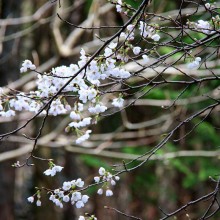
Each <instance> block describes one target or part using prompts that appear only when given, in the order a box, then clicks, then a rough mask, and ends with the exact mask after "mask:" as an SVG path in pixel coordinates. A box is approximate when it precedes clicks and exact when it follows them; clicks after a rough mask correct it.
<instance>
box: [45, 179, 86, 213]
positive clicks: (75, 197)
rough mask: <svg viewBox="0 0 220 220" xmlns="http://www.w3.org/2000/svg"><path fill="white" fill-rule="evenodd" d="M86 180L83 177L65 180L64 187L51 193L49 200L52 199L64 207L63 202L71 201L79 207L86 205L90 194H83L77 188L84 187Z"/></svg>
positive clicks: (57, 204)
mask: <svg viewBox="0 0 220 220" xmlns="http://www.w3.org/2000/svg"><path fill="white" fill-rule="evenodd" d="M83 186H84V181H82V179H81V178H79V179H77V180H72V181H68V182H64V183H63V186H62V189H55V190H54V191H53V193H51V195H50V198H49V200H51V201H52V202H53V203H54V204H55V205H56V206H58V207H60V208H63V202H66V203H67V202H71V204H72V205H75V207H76V208H77V209H80V208H82V207H84V206H85V204H86V203H87V202H88V200H89V196H87V195H82V193H81V192H79V191H78V190H77V189H76V188H77V187H78V188H82V187H83Z"/></svg>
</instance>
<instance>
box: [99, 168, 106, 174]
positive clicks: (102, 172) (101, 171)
mask: <svg viewBox="0 0 220 220" xmlns="http://www.w3.org/2000/svg"><path fill="white" fill-rule="evenodd" d="M99 175H101V176H103V175H105V168H103V167H100V168H99Z"/></svg>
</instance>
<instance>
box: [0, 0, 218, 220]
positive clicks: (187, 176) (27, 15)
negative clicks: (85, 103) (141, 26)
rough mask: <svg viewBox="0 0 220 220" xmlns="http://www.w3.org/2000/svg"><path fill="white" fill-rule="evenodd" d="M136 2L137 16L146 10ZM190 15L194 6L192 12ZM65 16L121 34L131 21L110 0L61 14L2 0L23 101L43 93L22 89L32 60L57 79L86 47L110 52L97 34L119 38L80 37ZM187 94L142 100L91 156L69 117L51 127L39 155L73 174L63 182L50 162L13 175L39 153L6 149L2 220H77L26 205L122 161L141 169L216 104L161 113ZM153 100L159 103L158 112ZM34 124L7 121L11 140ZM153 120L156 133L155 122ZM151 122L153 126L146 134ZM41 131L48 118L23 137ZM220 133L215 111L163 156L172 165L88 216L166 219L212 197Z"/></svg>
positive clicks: (9, 55)
mask: <svg viewBox="0 0 220 220" xmlns="http://www.w3.org/2000/svg"><path fill="white" fill-rule="evenodd" d="M127 2H129V3H130V4H132V6H133V7H137V6H138V5H139V3H140V1H127ZM180 4H181V1H169V4H168V3H167V1H159V0H155V1H154V2H153V3H152V5H151V6H150V8H149V10H152V11H154V12H156V13H169V12H170V13H171V12H172V13H173V14H175V13H176V12H177V11H175V10H177V9H178V8H179V6H180ZM184 7H193V5H192V6H191V5H190V4H189V3H185V4H184ZM57 11H58V12H59V13H60V15H62V17H63V18H65V19H67V20H68V21H70V22H72V23H74V24H81V25H82V26H84V27H85V26H88V27H90V26H99V25H121V24H123V22H124V21H125V20H126V17H125V16H124V15H120V14H117V13H116V12H115V9H114V6H112V5H110V4H108V5H106V1H104V0H96V1H92V0H85V1H83V0H79V1H77V0H76V1H68V0H65V1H62V2H61V8H59V7H58V4H57V2H50V1H46V0H32V1H30V0H16V1H14V0H2V1H1V2H0V18H1V20H0V22H1V25H0V26H1V32H0V37H1V38H0V39H1V40H0V53H1V55H0V86H5V85H8V87H9V88H12V89H15V90H23V91H28V90H31V89H34V87H35V83H34V79H35V74H34V73H28V74H26V75H24V76H23V78H22V79H20V73H19V68H20V66H21V62H22V61H23V60H24V59H30V60H34V63H35V64H36V65H37V66H38V70H39V71H41V72H44V71H49V70H50V69H51V67H53V66H56V65H69V64H70V63H76V62H77V61H78V57H79V51H80V48H81V47H82V48H86V51H87V52H89V53H90V54H92V53H93V52H94V51H95V50H96V49H97V48H98V47H99V46H100V45H101V42H100V41H99V40H97V38H96V34H98V35H99V36H101V37H102V38H105V37H108V36H111V35H112V34H113V33H114V30H113V29H108V30H107V29H104V30H94V31H86V30H83V29H76V28H74V27H73V26H70V25H68V24H66V23H64V22H62V21H61V20H60V19H59V18H58V17H57V15H56V12H57ZM172 13H171V14H172ZM200 16H202V15H200ZM12 18H17V19H12ZM86 22H87V23H86ZM164 50H165V49H164ZM162 52H163V53H166V51H162ZM17 79H20V80H17ZM16 80H17V81H16ZM15 81H16V82H15ZM14 82H15V83H14ZM218 84H219V82H216V83H212V84H208V85H206V87H205V86H203V87H201V88H200V89H199V90H198V89H197V88H194V87H192V88H190V89H189V91H188V92H187V93H186V94H185V96H184V97H183V98H184V99H186V100H187V99H189V98H190V97H192V96H199V95H202V94H203V93H204V92H205V91H207V90H212V89H214V88H216V87H218ZM180 91H181V88H178V87H175V86H173V87H167V88H156V89H154V90H153V91H152V92H151V93H150V94H148V95H147V96H146V97H142V100H141V101H143V103H142V104H140V103H139V105H138V104H137V105H134V106H131V107H129V108H128V109H127V110H126V111H124V112H122V113H116V114H113V115H112V116H110V117H106V118H103V119H102V120H101V121H100V122H99V123H98V124H97V125H95V126H93V127H92V129H93V131H94V135H92V137H91V141H89V142H88V143H87V145H86V146H81V147H80V146H73V145H72V144H73V141H71V140H73V137H72V136H67V135H66V134H65V133H64V132H63V130H64V128H65V125H66V124H67V123H68V121H69V119H68V116H59V117H56V120H55V119H54V118H53V117H50V118H49V123H47V124H46V126H45V128H44V131H43V137H42V138H41V139H40V141H39V146H38V150H37V152H36V154H37V155H38V156H41V157H43V158H54V159H55V163H56V164H59V165H61V166H64V167H65V168H64V171H63V172H62V173H61V174H59V175H58V178H48V177H46V176H44V175H43V171H45V170H46V169H47V167H48V166H47V164H46V163H45V162H42V161H34V163H35V166H33V167H23V168H21V169H14V168H12V167H11V164H13V163H14V162H16V161H17V160H20V161H25V158H26V157H27V155H28V152H30V151H31V146H32V145H31V142H27V140H24V139H23V138H21V136H20V135H19V134H18V135H17V136H15V135H13V136H11V137H10V138H8V139H5V140H3V141H1V147H0V152H1V155H2V156H1V157H0V176H1V178H0V220H12V219H28V220H31V219H36V220H38V219H53V220H61V219H63V220H69V219H77V216H78V215H79V214H83V213H82V212H81V210H76V209H74V208H73V207H72V206H71V205H65V206H64V208H63V209H59V208H57V207H55V206H54V205H53V204H52V203H51V202H50V201H48V199H47V197H45V198H44V197H43V198H42V207H40V208H39V207H36V206H35V205H30V204H27V202H26V198H27V197H29V196H30V195H32V194H33V193H34V187H35V186H45V187H47V188H57V187H59V184H61V183H62V182H63V181H65V180H72V179H75V178H78V177H82V178H84V179H85V182H86V183H90V182H91V181H92V180H93V177H94V176H95V175H96V174H97V170H98V168H99V167H100V166H104V167H106V168H110V169H111V168H112V167H111V165H112V164H118V163H121V161H122V160H121V159H119V158H122V159H125V160H126V159H133V158H134V157H135V155H141V154H143V153H145V152H146V151H148V150H150V149H152V147H153V146H155V145H156V144H157V143H158V142H159V141H160V140H161V139H162V137H163V134H165V133H166V132H167V131H168V130H170V129H171V128H173V127H174V126H175V125H176V124H177V123H178V121H181V120H183V119H184V118H186V116H188V115H190V114H191V113H192V112H194V111H196V110H198V109H200V108H202V107H203V106H206V105H207V104H209V103H210V101H209V100H205V101H203V102H199V101H198V103H197V102H194V103H193V105H192V104H188V105H185V104H180V105H178V106H174V107H172V108H171V109H169V110H165V109H162V108H161V106H162V105H163V103H164V101H166V100H168V99H170V98H171V99H172V98H175V97H176V95H178V94H179V92H180ZM11 93H13V91H11ZM152 100H155V101H156V102H153V103H152ZM155 103H156V104H155ZM163 116H164V117H163ZM29 117H30V114H29V113H26V112H22V113H20V114H19V115H18V116H16V118H15V120H14V121H11V119H8V118H3V119H2V118H1V119H0V122H1V123H0V132H1V133H5V132H7V131H11V130H12V129H14V128H16V127H17V126H18V125H21V124H22V123H24V122H25V120H27V118H29ZM152 119H154V123H150V122H149V121H151V120H152ZM128 122H129V123H128ZM142 122H146V123H145V124H144V125H143V124H142ZM147 122H149V123H147ZM197 122H198V121H196V120H195V121H193V122H192V123H189V124H187V125H185V126H183V127H182V128H181V129H180V130H179V133H176V138H179V137H182V136H183V135H185V134H186V133H187V131H189V130H190V129H191V128H192V127H193V126H194V125H195V124H196V123H197ZM39 125H40V119H39V118H38V119H36V120H35V121H33V122H32V123H30V125H28V126H27V127H26V128H25V129H24V130H22V132H21V133H25V134H27V135H30V136H32V135H33V136H34V135H36V133H37V131H38V128H39ZM219 126H220V120H219V112H218V111H215V112H213V114H212V115H210V116H209V117H208V118H207V120H206V121H205V122H203V123H202V124H201V125H200V126H199V127H198V128H197V129H196V130H194V131H193V132H192V133H191V134H190V136H189V137H188V138H187V139H182V140H181V141H179V142H168V143H167V144H166V148H163V149H161V150H160V151H159V154H160V155H165V156H164V157H163V156H162V157H161V158H159V157H158V158H156V159H155V160H152V161H150V162H148V163H147V164H146V165H144V166H142V167H141V168H139V169H137V170H135V171H133V172H132V173H129V174H126V175H122V176H121V181H120V182H119V183H118V185H117V186H116V187H115V189H114V194H115V196H113V197H112V198H105V197H104V196H101V197H100V196H98V195H96V190H97V188H91V189H89V190H88V193H89V195H90V197H91V199H90V202H89V203H88V204H87V206H86V212H89V213H94V214H96V216H97V217H98V219H105V220H110V219H126V218H125V217H123V216H121V215H119V214H117V213H115V212H114V211H112V210H107V209H104V208H103V206H104V205H108V206H112V207H116V208H117V209H119V210H121V211H123V212H125V213H128V214H132V215H134V216H137V217H140V218H143V219H148V220H153V219H159V218H160V217H161V215H162V213H161V212H160V210H159V207H161V208H162V209H163V210H164V211H172V210H175V209H176V208H177V207H180V206H181V205H183V204H186V203H187V202H189V201H191V200H193V199H196V198H198V197H201V196H202V195H204V194H206V193H208V192H210V191H211V190H213V189H214V187H215V183H213V182H212V181H211V180H210V179H209V176H213V177H215V175H218V174H219V153H218V149H219V144H220V141H219V129H218V127H219ZM21 133H20V134H21ZM180 150H181V151H183V150H193V151H194V152H198V155H197V154H196V153H195V156H193V157H192V156H188V157H187V156H184V157H178V156H175V153H176V152H178V151H180ZM8 151H11V154H10V155H9V156H8V155H7V154H4V153H6V152H8ZM201 151H207V152H210V151H212V152H213V151H215V152H214V153H213V154H212V155H210V156H209V157H204V156H203V157H202V156H201V154H200V153H201ZM168 152H173V153H174V158H173V159H170V158H169V157H167V158H166V155H167V154H166V153H168ZM206 156H207V155H206ZM205 207H207V204H206V203H205V202H204V203H202V204H199V205H198V206H192V207H191V208H189V209H187V211H186V213H182V214H181V215H180V216H179V218H178V219H188V217H187V216H186V214H189V216H190V218H191V219H197V217H196V216H197V215H198V214H200V213H201V212H202V211H204V209H205ZM213 219H219V215H218V214H217V215H216V217H213Z"/></svg>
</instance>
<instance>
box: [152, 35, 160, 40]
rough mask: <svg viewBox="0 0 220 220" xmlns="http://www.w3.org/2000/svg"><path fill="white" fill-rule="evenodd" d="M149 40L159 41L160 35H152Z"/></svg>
mask: <svg viewBox="0 0 220 220" xmlns="http://www.w3.org/2000/svg"><path fill="white" fill-rule="evenodd" d="M151 39H152V40H154V41H159V40H160V35H159V34H154V35H152V36H151Z"/></svg>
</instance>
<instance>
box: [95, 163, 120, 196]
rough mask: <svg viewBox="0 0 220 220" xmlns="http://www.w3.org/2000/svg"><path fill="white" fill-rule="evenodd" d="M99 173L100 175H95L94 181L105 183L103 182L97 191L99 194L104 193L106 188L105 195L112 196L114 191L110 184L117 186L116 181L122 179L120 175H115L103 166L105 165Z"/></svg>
mask: <svg viewBox="0 0 220 220" xmlns="http://www.w3.org/2000/svg"><path fill="white" fill-rule="evenodd" d="M99 175H100V176H95V177H94V181H95V182H96V183H99V182H104V184H103V186H102V188H100V189H98V191H97V193H98V194H99V195H102V194H103V193H104V189H106V191H105V195H106V196H112V195H113V192H112V190H111V189H109V185H110V186H115V185H116V181H118V180H119V179H120V177H119V176H113V175H112V174H111V173H110V172H108V171H106V170H105V168H103V167H100V168H99ZM103 188H104V189H103Z"/></svg>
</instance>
